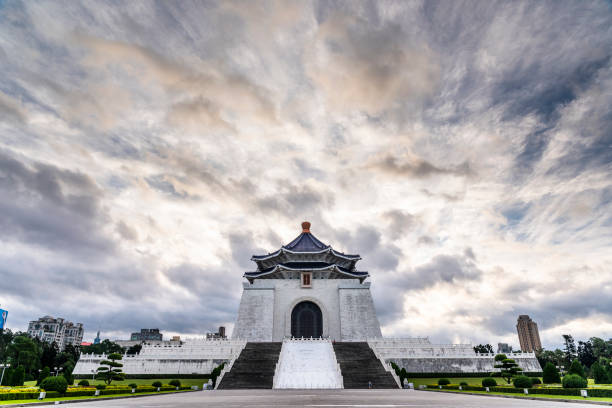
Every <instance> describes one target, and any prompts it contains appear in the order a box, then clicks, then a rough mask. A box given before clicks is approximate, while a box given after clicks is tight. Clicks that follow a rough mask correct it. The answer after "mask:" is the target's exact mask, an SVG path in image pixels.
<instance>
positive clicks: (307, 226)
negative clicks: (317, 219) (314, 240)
mask: <svg viewBox="0 0 612 408" xmlns="http://www.w3.org/2000/svg"><path fill="white" fill-rule="evenodd" d="M302 232H305V233H308V234H310V222H308V221H304V222H303V223H302Z"/></svg>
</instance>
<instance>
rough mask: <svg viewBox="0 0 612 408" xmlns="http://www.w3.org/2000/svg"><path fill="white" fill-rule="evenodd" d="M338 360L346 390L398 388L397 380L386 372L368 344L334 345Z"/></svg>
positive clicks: (344, 343)
mask: <svg viewBox="0 0 612 408" xmlns="http://www.w3.org/2000/svg"><path fill="white" fill-rule="evenodd" d="M334 351H335V353H336V360H337V361H338V364H340V370H341V371H342V378H343V380H344V388H346V389H357V388H368V385H369V383H370V382H371V383H372V387H373V388H398V386H397V383H396V382H395V379H394V378H393V376H392V375H391V373H389V372H388V371H386V370H385V368H384V366H383V365H382V363H381V362H380V360H379V359H378V358H376V355H375V354H374V351H372V349H371V348H370V346H369V345H368V343H366V342H336V343H334Z"/></svg>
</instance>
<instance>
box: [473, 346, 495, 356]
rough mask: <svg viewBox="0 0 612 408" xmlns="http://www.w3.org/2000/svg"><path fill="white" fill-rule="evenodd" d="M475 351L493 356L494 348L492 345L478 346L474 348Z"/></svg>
mask: <svg viewBox="0 0 612 408" xmlns="http://www.w3.org/2000/svg"><path fill="white" fill-rule="evenodd" d="M474 351H475V352H476V353H483V354H485V353H489V354H493V346H491V345H490V344H479V345H477V346H474Z"/></svg>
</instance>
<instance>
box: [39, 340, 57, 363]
mask: <svg viewBox="0 0 612 408" xmlns="http://www.w3.org/2000/svg"><path fill="white" fill-rule="evenodd" d="M41 348H42V354H41V356H40V365H41V366H42V367H56V363H55V359H56V358H57V355H58V354H59V347H57V343H55V342H53V343H47V342H43V343H42V344H41Z"/></svg>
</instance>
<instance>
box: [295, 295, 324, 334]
mask: <svg viewBox="0 0 612 408" xmlns="http://www.w3.org/2000/svg"><path fill="white" fill-rule="evenodd" d="M291 336H293V337H322V336H323V314H322V313H321V309H320V308H319V306H317V305H316V304H315V303H313V302H308V301H306V302H300V303H298V304H297V305H295V307H294V308H293V311H292V312H291Z"/></svg>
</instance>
